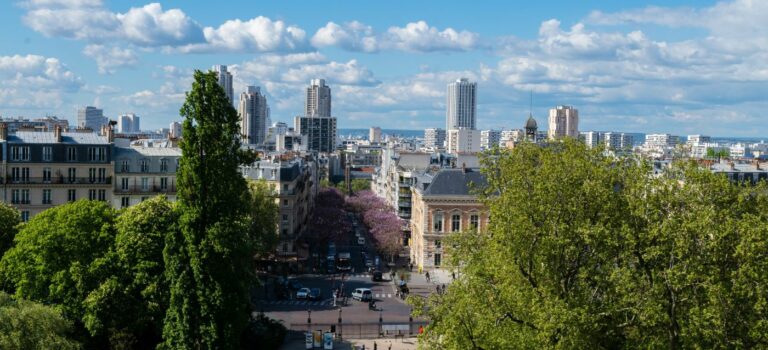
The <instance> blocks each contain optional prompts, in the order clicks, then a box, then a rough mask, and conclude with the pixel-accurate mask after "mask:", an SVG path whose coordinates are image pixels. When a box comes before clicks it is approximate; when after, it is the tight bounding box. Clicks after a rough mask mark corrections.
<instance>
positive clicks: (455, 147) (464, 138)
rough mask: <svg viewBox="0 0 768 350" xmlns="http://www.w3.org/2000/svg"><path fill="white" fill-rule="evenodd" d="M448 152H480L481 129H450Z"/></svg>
mask: <svg viewBox="0 0 768 350" xmlns="http://www.w3.org/2000/svg"><path fill="white" fill-rule="evenodd" d="M446 148H447V151H448V153H453V154H458V153H477V152H480V130H474V129H451V130H448V141H447V147H446Z"/></svg>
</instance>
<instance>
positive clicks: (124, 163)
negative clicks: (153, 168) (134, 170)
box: [120, 160, 131, 173]
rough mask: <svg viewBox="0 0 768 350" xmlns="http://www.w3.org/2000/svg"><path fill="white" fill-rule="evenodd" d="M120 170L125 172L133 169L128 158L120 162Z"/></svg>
mask: <svg viewBox="0 0 768 350" xmlns="http://www.w3.org/2000/svg"><path fill="white" fill-rule="evenodd" d="M120 171H121V172H124V173H127V172H129V171H131V163H130V162H129V161H127V160H123V161H122V162H120Z"/></svg>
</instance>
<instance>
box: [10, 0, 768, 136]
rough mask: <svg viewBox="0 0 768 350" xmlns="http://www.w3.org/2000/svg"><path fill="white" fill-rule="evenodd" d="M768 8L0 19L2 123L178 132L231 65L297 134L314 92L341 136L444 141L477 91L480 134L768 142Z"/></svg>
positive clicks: (145, 13) (110, 7)
mask: <svg viewBox="0 0 768 350" xmlns="http://www.w3.org/2000/svg"><path fill="white" fill-rule="evenodd" d="M766 19H768V1H765V0H733V1H703V0H698V1H687V0H666V1H636V0H625V1H595V0H585V1H565V0H562V1H526V2H522V1H472V2H467V1H447V0H442V1H426V0H425V1H399V0H388V1H337V0H326V1H322V2H321V1H297V0H285V1H271V2H266V1H253V0H242V1H226V0H220V1H216V2H209V1H180V0H174V1H170V0H169V1H162V2H141V1H117V0H112V1H110V0H28V1H3V2H2V4H0V33H3V34H2V35H0V116H3V117H16V116H24V117H30V118H37V117H42V116H46V115H56V116H59V117H64V118H68V119H70V121H71V122H74V120H75V116H76V110H77V108H79V107H82V106H85V105H94V106H97V107H100V108H103V109H104V113H105V115H106V116H108V117H110V118H113V119H114V118H116V117H117V116H118V115H119V114H122V113H136V114H137V115H139V116H141V121H142V128H143V129H157V128H162V127H167V126H168V124H169V123H170V122H171V121H174V120H179V118H180V117H179V113H178V111H179V108H180V106H181V104H182V103H183V101H184V97H185V95H184V93H185V91H186V90H188V89H189V87H190V85H191V76H192V72H193V71H194V70H195V69H200V70H207V69H210V68H211V66H213V65H215V64H224V65H227V66H229V68H230V71H232V73H233V75H234V82H235V83H234V86H235V93H236V94H239V92H241V91H243V90H244V89H245V87H246V86H247V85H255V86H260V87H261V88H262V91H265V92H266V95H267V101H268V103H269V105H270V108H271V113H272V114H271V115H272V120H273V121H284V122H287V123H288V124H289V125H292V120H293V117H294V116H295V115H298V114H300V113H302V111H303V103H304V101H303V93H304V88H305V87H306V85H307V84H308V83H309V81H310V79H313V78H324V79H326V82H327V84H328V85H330V86H331V89H332V96H333V114H334V115H335V116H336V117H337V118H338V119H339V121H338V125H339V128H367V127H369V126H380V127H383V128H391V129H423V128H428V127H442V126H444V125H445V91H446V85H447V84H448V83H450V82H451V81H454V80H456V79H458V78H462V77H465V78H469V79H470V80H473V81H476V82H477V84H478V96H477V100H478V106H477V125H478V127H479V128H481V129H502V128H503V129H511V128H521V127H522V126H523V124H524V123H525V120H526V119H527V116H528V113H529V112H530V111H531V107H530V103H529V102H530V101H529V96H530V94H531V92H532V94H533V105H532V113H533V116H534V117H535V118H536V119H537V120H538V121H539V125H540V127H541V126H545V125H546V116H547V114H548V109H549V108H552V107H554V106H556V105H570V106H574V107H575V108H577V109H578V110H579V116H580V124H579V129H580V130H582V131H585V130H603V131H626V132H645V133H655V132H668V133H673V134H679V135H686V134H699V133H701V134H707V135H714V136H741V137H762V136H768V117H767V116H766V113H765V111H768V99H767V97H766V96H768V21H766Z"/></svg>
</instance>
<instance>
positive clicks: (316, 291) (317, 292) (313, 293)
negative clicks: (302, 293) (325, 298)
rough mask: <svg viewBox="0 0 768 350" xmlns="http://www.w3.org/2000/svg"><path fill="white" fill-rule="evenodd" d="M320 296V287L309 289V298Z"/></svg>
mask: <svg viewBox="0 0 768 350" xmlns="http://www.w3.org/2000/svg"><path fill="white" fill-rule="evenodd" d="M320 297H321V294H320V288H312V289H310V290H309V299H310V300H320Z"/></svg>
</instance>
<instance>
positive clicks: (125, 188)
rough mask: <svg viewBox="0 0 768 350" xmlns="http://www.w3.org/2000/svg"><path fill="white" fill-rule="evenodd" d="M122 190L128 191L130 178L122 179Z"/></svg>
mask: <svg viewBox="0 0 768 350" xmlns="http://www.w3.org/2000/svg"><path fill="white" fill-rule="evenodd" d="M120 189H122V190H123V191H128V178H126V177H124V178H122V179H120Z"/></svg>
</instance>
